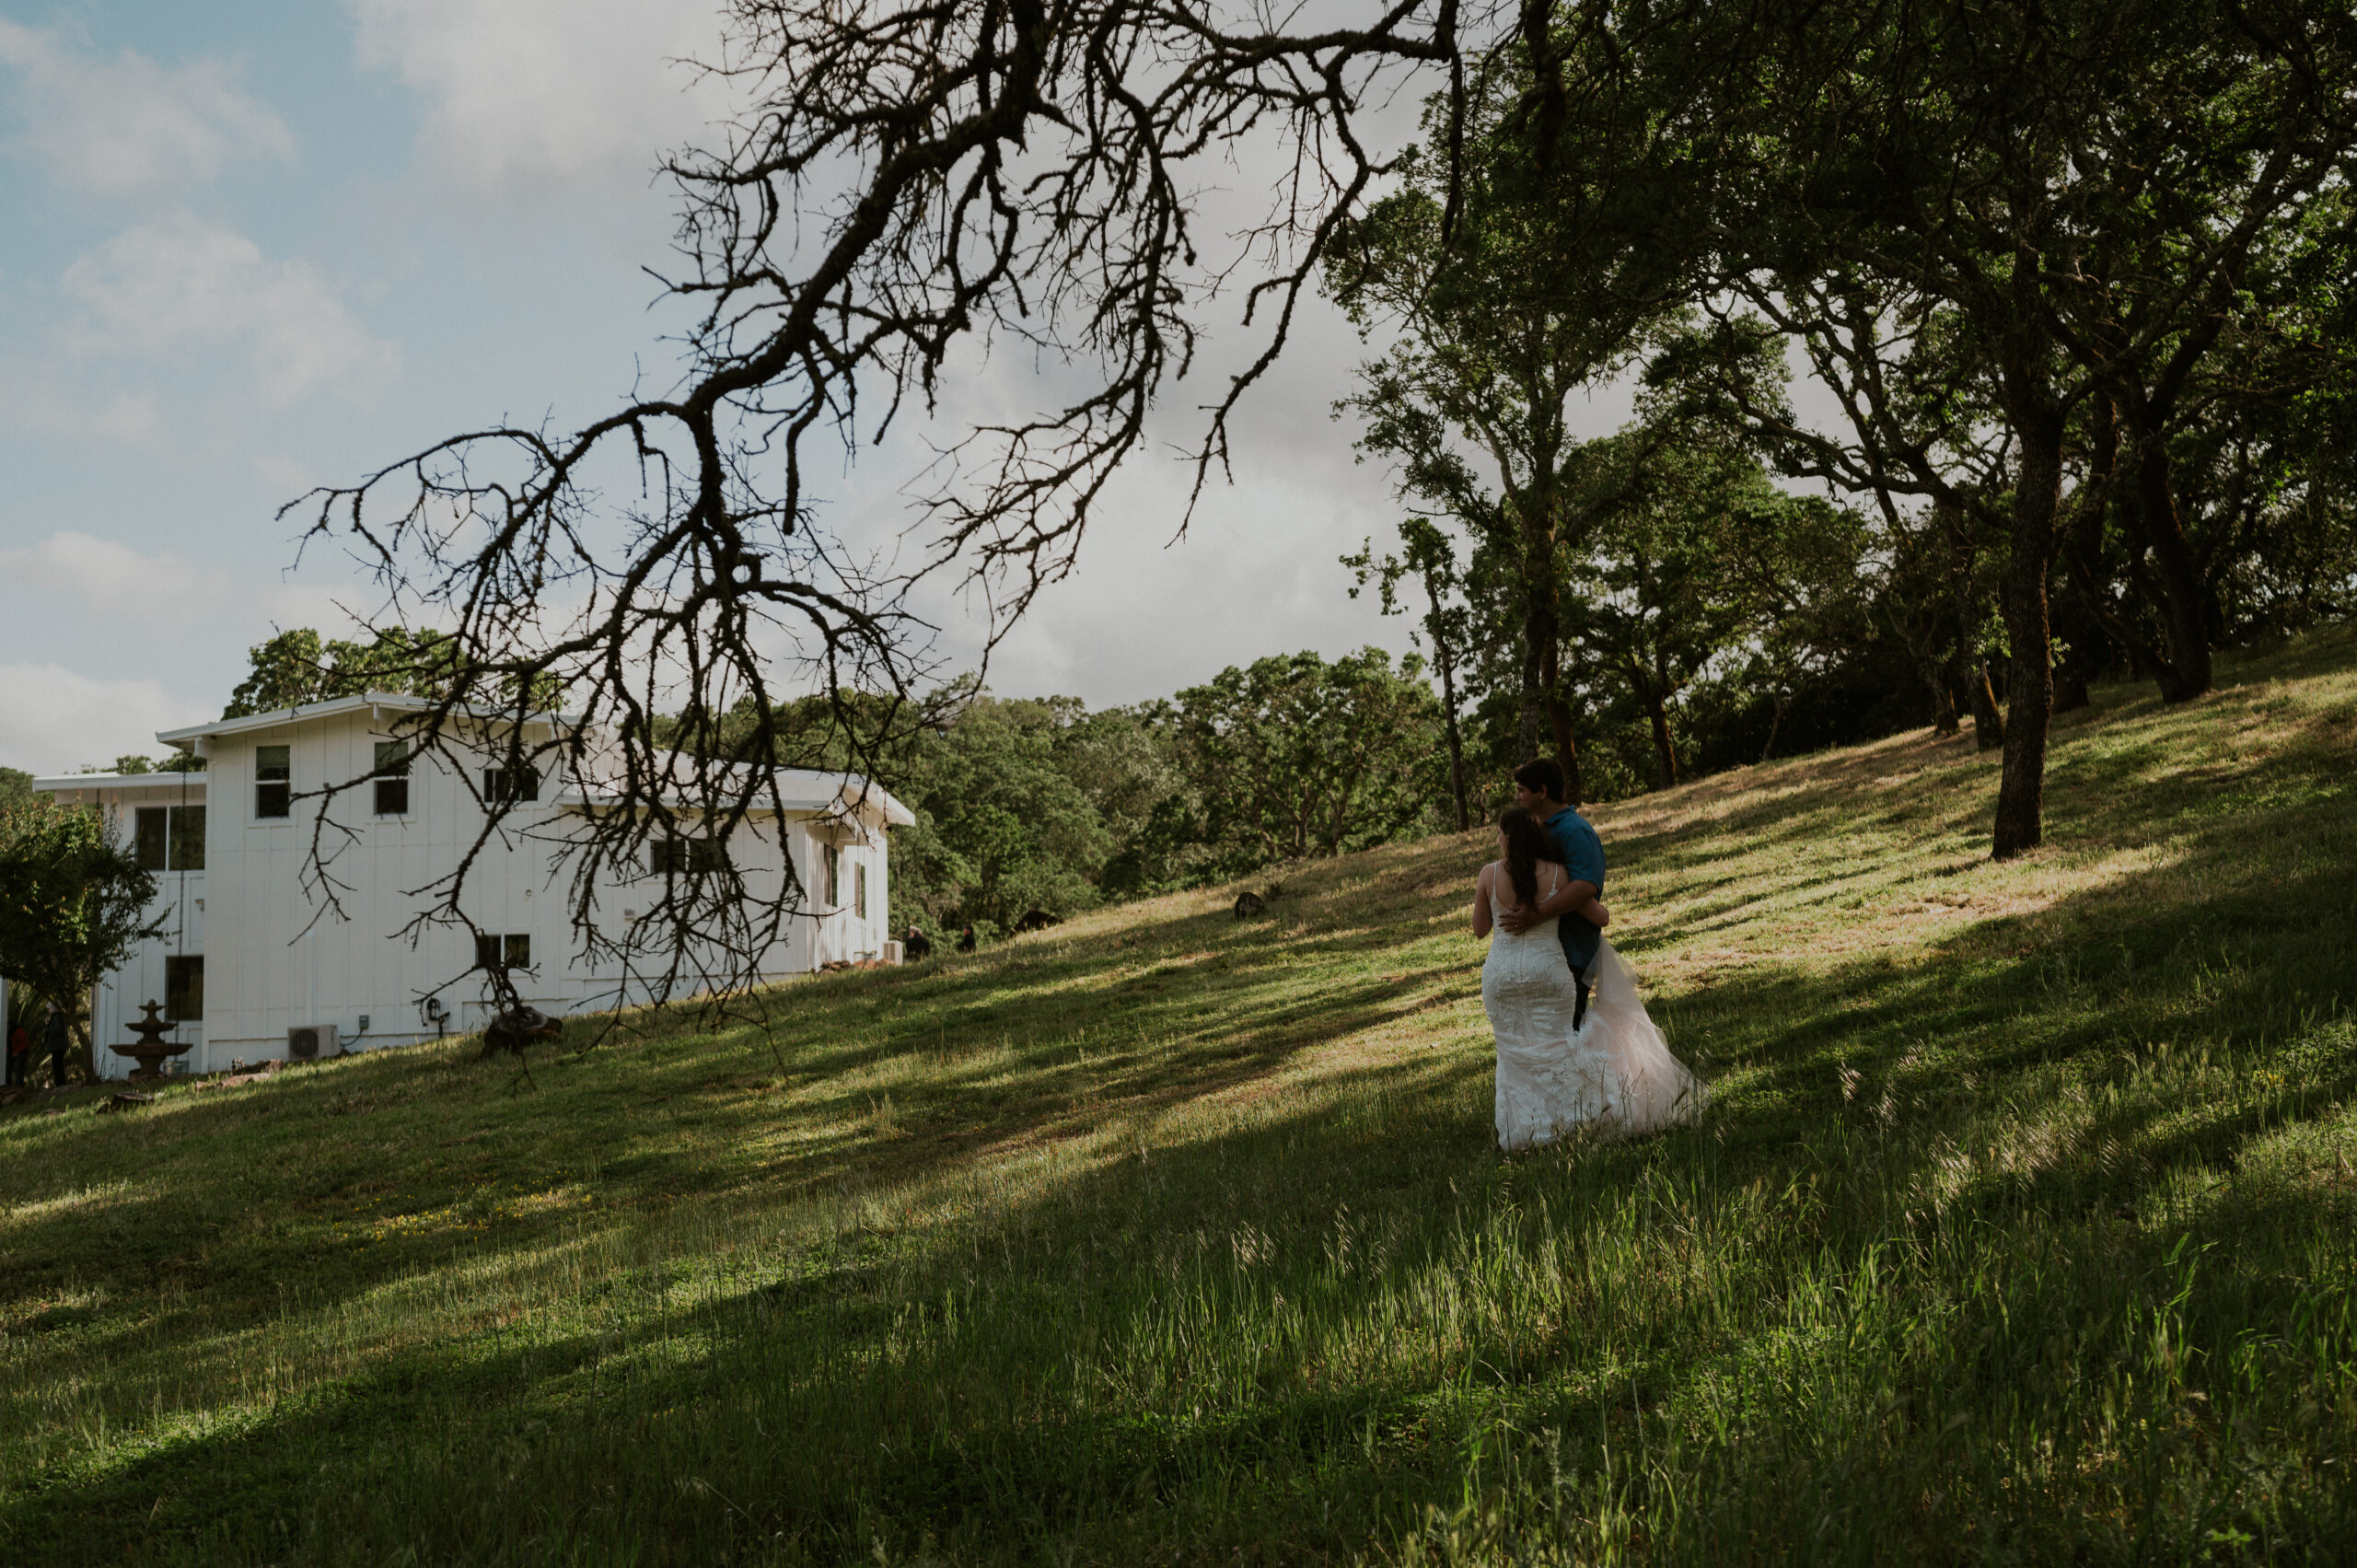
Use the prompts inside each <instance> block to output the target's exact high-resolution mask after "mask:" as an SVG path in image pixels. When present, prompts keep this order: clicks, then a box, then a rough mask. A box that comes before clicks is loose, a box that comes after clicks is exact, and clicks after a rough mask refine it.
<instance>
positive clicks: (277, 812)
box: [254, 746, 295, 819]
mask: <svg viewBox="0 0 2357 1568" xmlns="http://www.w3.org/2000/svg"><path fill="white" fill-rule="evenodd" d="M294 798H295V750H294V748H293V747H290V746H257V747H255V748H254V816H255V817H256V818H257V819H259V818H263V817H285V816H289V815H291V814H292V812H293V807H294Z"/></svg>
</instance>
